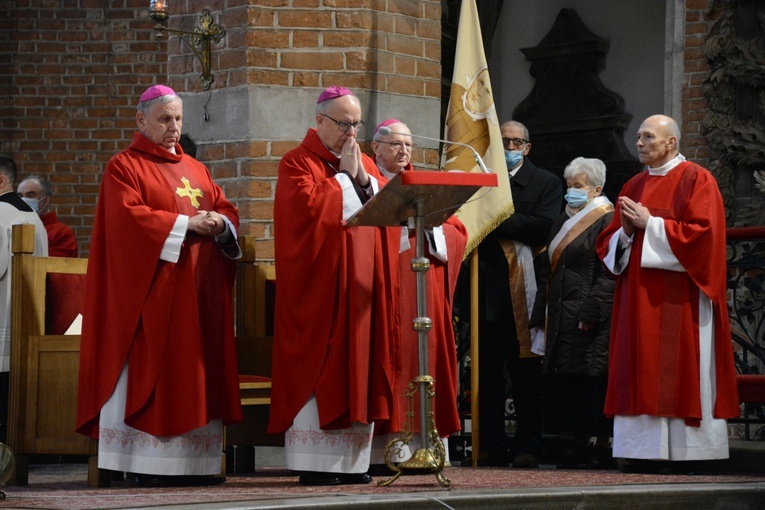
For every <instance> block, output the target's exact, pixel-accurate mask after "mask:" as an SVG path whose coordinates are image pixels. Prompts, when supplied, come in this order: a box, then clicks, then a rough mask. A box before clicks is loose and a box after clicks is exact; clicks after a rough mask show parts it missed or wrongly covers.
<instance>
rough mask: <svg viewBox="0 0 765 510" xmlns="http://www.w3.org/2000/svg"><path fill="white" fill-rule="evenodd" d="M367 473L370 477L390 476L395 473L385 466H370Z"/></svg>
mask: <svg viewBox="0 0 765 510" xmlns="http://www.w3.org/2000/svg"><path fill="white" fill-rule="evenodd" d="M367 473H368V474H369V475H371V476H391V475H393V474H394V473H395V471H392V470H391V469H390V468H389V467H388V465H387V464H370V465H369V470H368V471H367Z"/></svg>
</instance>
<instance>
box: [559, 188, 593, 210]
mask: <svg viewBox="0 0 765 510" xmlns="http://www.w3.org/2000/svg"><path fill="white" fill-rule="evenodd" d="M589 193H590V190H588V189H580V188H569V189H568V191H567V192H566V194H565V195H564V196H563V198H565V199H566V202H568V205H570V206H571V207H573V208H574V209H576V208H578V207H582V206H583V205H584V204H586V203H587V202H588V201H589V197H588V195H589Z"/></svg>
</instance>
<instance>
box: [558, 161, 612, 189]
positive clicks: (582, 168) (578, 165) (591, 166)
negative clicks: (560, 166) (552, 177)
mask: <svg viewBox="0 0 765 510" xmlns="http://www.w3.org/2000/svg"><path fill="white" fill-rule="evenodd" d="M579 174H584V175H585V176H586V177H587V182H589V183H590V185H591V186H600V187H601V188H602V187H603V186H604V185H605V184H606V165H605V163H603V162H602V161H601V160H599V159H597V158H581V157H580V158H576V159H574V160H573V161H572V162H571V163H569V164H568V165H567V166H566V169H565V170H563V179H564V180H566V181H568V180H569V179H573V178H574V177H576V176H577V175H579Z"/></svg>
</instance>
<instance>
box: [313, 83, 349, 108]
mask: <svg viewBox="0 0 765 510" xmlns="http://www.w3.org/2000/svg"><path fill="white" fill-rule="evenodd" d="M352 95H353V92H351V91H350V89H347V88H345V87H338V86H337V85H332V86H331V87H327V88H326V89H324V92H322V93H321V95H320V96H319V100H318V101H316V104H319V103H323V102H324V101H328V100H330V99H335V98H336V97H342V96H352Z"/></svg>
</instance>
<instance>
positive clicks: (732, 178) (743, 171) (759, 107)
mask: <svg viewBox="0 0 765 510" xmlns="http://www.w3.org/2000/svg"><path fill="white" fill-rule="evenodd" d="M718 6H719V8H720V9H721V12H720V14H721V15H720V18H719V19H718V21H717V23H715V25H714V26H713V27H712V29H711V30H710V32H709V35H708V36H707V40H706V44H705V48H704V50H705V55H706V57H707V59H708V61H709V63H710V73H709V76H708V77H707V79H706V80H705V81H704V95H705V96H706V98H707V102H708V107H709V109H708V112H707V115H706V116H705V118H704V120H703V123H702V133H703V134H704V136H705V137H706V139H707V141H708V143H709V149H710V161H711V162H710V164H709V170H710V171H711V172H712V173H713V174H714V175H715V177H716V178H717V181H718V183H719V185H720V190H721V192H722V194H723V200H724V201H725V208H726V212H727V214H728V216H729V221H728V224H729V226H735V227H741V226H760V225H765V42H764V40H763V34H765V6H763V5H762V2H757V1H753V0H738V1H736V0H731V1H725V2H721V3H720V4H718Z"/></svg>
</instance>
